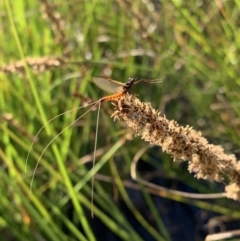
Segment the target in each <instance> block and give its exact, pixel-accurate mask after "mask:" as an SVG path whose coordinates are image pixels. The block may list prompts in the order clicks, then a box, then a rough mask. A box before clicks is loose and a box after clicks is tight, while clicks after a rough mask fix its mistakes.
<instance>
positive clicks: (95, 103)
mask: <svg viewBox="0 0 240 241" xmlns="http://www.w3.org/2000/svg"><path fill="white" fill-rule="evenodd" d="M98 103H100V102H99V101H97V102H94V103H92V104H94V105H93V106H92V107H91V108H90V109H89V110H88V111H86V112H85V113H84V114H82V115H81V116H80V117H78V118H77V119H76V120H75V121H74V122H72V123H71V124H70V125H68V126H67V127H65V128H64V129H63V130H62V131H61V132H59V133H58V134H57V135H56V136H55V137H54V138H53V139H52V140H51V141H50V142H49V143H48V144H47V146H46V147H45V148H44V149H43V151H42V153H41V155H40V157H39V158H38V160H37V164H36V166H35V168H34V171H33V176H32V180H31V184H30V193H31V192H32V186H33V180H34V176H35V174H36V171H37V168H38V165H39V162H40V160H41V158H42V156H43V154H44V153H45V151H46V150H47V148H48V147H49V146H50V145H51V144H52V143H53V141H54V140H55V139H56V138H57V137H59V136H60V135H61V134H62V133H63V132H64V131H65V130H67V129H68V128H69V127H71V126H72V125H74V124H75V123H76V122H77V121H79V120H80V119H81V118H82V117H83V116H85V115H86V114H87V113H89V112H90V111H91V110H92V109H93V108H94V107H95V106H96V105H97V104H98ZM92 104H90V105H92ZM84 107H85V106H84ZM80 108H82V107H79V108H76V109H80ZM71 111H72V110H71ZM61 115H62V114H61ZM54 118H56V117H54Z"/></svg>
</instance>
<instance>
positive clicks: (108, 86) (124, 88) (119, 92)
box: [25, 76, 160, 215]
mask: <svg viewBox="0 0 240 241" xmlns="http://www.w3.org/2000/svg"><path fill="white" fill-rule="evenodd" d="M93 81H94V83H95V84H96V85H97V86H98V87H100V88H101V89H103V90H105V91H107V92H110V93H113V94H112V95H108V96H104V97H102V98H101V99H99V100H98V101H96V102H93V103H90V104H88V105H87V106H81V107H78V108H74V109H72V110H69V111H66V112H64V113H61V114H59V115H57V116H55V117H53V118H52V119H50V120H49V121H48V122H47V123H46V124H44V125H43V126H42V128H41V129H40V130H39V131H38V133H37V134H36V136H35V138H34V140H33V142H32V144H31V146H30V149H29V151H28V155H27V158H26V165H25V172H26V168H27V163H28V159H29V155H30V152H31V150H32V147H33V143H34V142H35V140H36V138H37V137H38V135H39V134H40V132H41V131H42V129H43V128H44V127H45V126H46V125H47V124H49V123H50V122H51V121H53V120H54V119H56V118H58V117H60V116H62V115H65V114H67V113H70V112H72V111H74V110H78V109H81V108H85V107H88V106H92V107H91V108H90V109H89V110H87V111H86V112H85V113H84V114H82V115H81V116H80V117H78V118H77V119H76V120H75V121H74V122H73V123H71V124H70V125H68V126H67V127H65V128H64V129H63V130H62V131H61V132H60V133H58V134H57V135H56V136H55V137H54V138H53V139H52V140H51V141H50V142H49V143H48V144H47V146H46V147H45V148H44V150H43V151H42V153H41V155H40V157H39V158H38V161H37V164H36V166H35V168H34V171H33V176H32V180H31V184H30V192H31V191H32V186H33V180H34V176H35V174H36V171H37V167H38V165H39V162H40V160H41V158H42V156H43V154H44V153H45V151H46V150H47V148H48V147H49V146H50V145H51V144H52V143H53V141H54V140H55V139H56V138H57V137H58V136H59V135H61V134H62V133H63V132H64V131H65V130H66V129H68V128H69V127H70V126H72V125H74V124H75V123H76V122H77V121H78V120H80V119H81V118H82V117H83V116H85V115H86V114H87V113H88V112H90V111H91V110H92V109H93V108H94V107H95V106H96V105H99V108H98V113H97V123H96V136H95V143H94V152H93V168H94V165H95V160H96V149H97V138H98V123H99V113H100V107H101V103H102V102H104V101H111V100H118V99H119V98H120V97H122V96H123V95H125V94H126V93H127V92H128V91H129V90H130V89H131V87H132V86H133V85H135V84H137V83H139V82H147V83H158V82H160V80H147V79H140V80H136V79H134V78H129V80H128V82H126V83H122V82H118V81H116V80H112V79H109V78H106V77H102V76H100V77H94V78H93ZM93 186H94V179H92V203H93ZM92 215H93V209H92Z"/></svg>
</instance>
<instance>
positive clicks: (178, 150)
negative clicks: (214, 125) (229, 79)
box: [113, 94, 240, 200]
mask: <svg viewBox="0 0 240 241" xmlns="http://www.w3.org/2000/svg"><path fill="white" fill-rule="evenodd" d="M113 117H114V118H115V119H116V118H117V119H120V120H123V121H125V122H126V124H127V126H128V127H130V128H131V129H132V130H133V131H134V132H135V134H136V135H139V136H142V139H144V140H145V141H148V142H150V143H151V144H154V145H158V146H161V147H162V150H163V151H165V152H166V153H168V154H170V155H171V156H172V157H173V159H174V160H176V161H188V164H189V166H188V170H189V172H195V173H196V175H195V176H196V177H197V178H203V179H208V180H214V181H218V182H220V181H222V180H223V179H224V177H226V176H228V178H229V180H230V185H228V186H227V187H226V192H227V194H226V195H227V196H228V197H230V198H233V199H237V200H240V172H239V169H240V168H237V161H236V158H235V156H234V155H229V154H226V153H224V150H223V148H222V147H221V146H218V145H212V144H209V143H208V141H207V140H206V139H205V138H204V137H203V136H202V134H201V132H198V131H195V130H193V129H192V127H190V126H180V125H179V124H178V123H177V122H176V121H174V120H168V119H167V118H166V117H165V116H161V115H160V112H158V111H156V110H155V109H153V108H152V107H151V104H150V103H142V102H141V101H140V100H139V99H137V98H136V97H135V96H134V95H130V94H126V95H124V96H122V97H121V98H120V99H119V100H118V101H117V102H116V103H115V112H114V114H113Z"/></svg>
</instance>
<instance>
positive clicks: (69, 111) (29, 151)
mask: <svg viewBox="0 0 240 241" xmlns="http://www.w3.org/2000/svg"><path fill="white" fill-rule="evenodd" d="M97 102H98V101H95V102H93V103H91V104H88V105H86V106H81V107H77V108H74V109H72V110H68V111H65V112H63V113H61V114H59V115H56V116H54V117H53V118H52V119H50V120H49V121H48V122H47V123H45V124H44V125H43V126H42V127H41V128H40V130H39V131H38V132H37V134H36V135H35V137H34V139H33V141H32V143H31V146H30V148H29V150H28V154H27V158H26V161H25V168H24V169H25V173H26V172H27V164H28V159H29V155H30V153H31V151H32V148H33V144H34V142H35V141H36V139H37V137H38V136H39V134H40V132H41V131H42V130H43V129H44V127H45V126H46V125H48V124H49V123H50V122H52V121H53V120H55V119H56V118H58V117H60V116H62V115H65V114H68V113H71V112H72V111H74V110H79V109H82V108H86V107H88V106H91V105H94V104H96V103H97Z"/></svg>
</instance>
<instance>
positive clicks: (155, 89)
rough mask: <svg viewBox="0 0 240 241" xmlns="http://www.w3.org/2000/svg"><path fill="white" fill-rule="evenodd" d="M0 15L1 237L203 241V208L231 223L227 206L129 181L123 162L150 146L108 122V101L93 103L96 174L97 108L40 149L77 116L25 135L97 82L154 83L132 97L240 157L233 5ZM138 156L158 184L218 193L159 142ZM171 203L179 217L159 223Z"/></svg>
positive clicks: (11, 10) (55, 7)
mask: <svg viewBox="0 0 240 241" xmlns="http://www.w3.org/2000/svg"><path fill="white" fill-rule="evenodd" d="M0 18H1V21H0V29H1V31H0V43H1V44H0V50H1V54H0V163H1V168H0V177H1V182H0V190H1V196H0V238H1V240H58V241H62V240H203V237H204V235H206V234H208V233H210V229H209V227H208V226H207V222H208V218H210V217H212V215H213V213H212V211H214V212H215V214H214V216H221V215H226V217H227V218H228V219H229V220H231V219H232V218H233V217H235V218H236V220H238V219H239V218H240V211H239V204H238V203H237V202H233V201H232V200H226V199H214V200H210V201H209V202H208V201H205V202H202V201H197V200H190V199H187V198H183V197H181V196H174V195H173V196H169V197H168V198H169V199H165V198H161V193H160V194H158V195H151V194H150V193H149V190H146V189H144V187H141V186H138V185H135V184H134V183H133V181H132V180H131V178H130V174H129V173H130V165H131V162H132V160H133V158H134V156H135V154H137V153H138V151H139V150H141V149H142V148H145V147H146V146H147V145H148V143H144V142H143V141H142V140H141V139H140V138H139V137H136V138H135V137H134V135H133V133H131V130H128V129H126V128H125V127H124V124H123V123H121V122H119V121H116V122H114V121H113V119H111V118H110V116H111V114H112V113H113V106H112V105H111V104H110V103H103V105H102V107H101V113H100V120H99V138H98V142H97V165H96V168H95V169H94V170H93V169H92V154H93V149H94V140H95V129H96V116H97V115H96V111H90V112H89V113H88V114H87V115H86V116H84V117H83V118H81V119H80V120H78V121H76V123H75V124H73V126H71V127H70V128H67V129H66V131H64V132H63V133H62V134H61V135H60V136H58V137H57V138H56V139H55V140H54V142H53V143H52V144H51V145H50V146H47V145H48V143H49V142H50V141H51V140H52V138H54V137H55V136H56V135H57V134H58V133H59V132H60V131H62V130H64V128H66V127H67V126H68V125H70V124H71V123H72V122H73V121H74V120H76V119H77V118H78V117H79V116H81V115H82V114H83V113H84V112H85V111H86V110H87V109H88V108H83V109H79V110H76V109H75V110H73V111H72V112H71V113H68V114H66V115H62V116H60V117H59V118H56V119H54V120H53V121H52V122H51V123H49V124H48V125H46V126H45V128H44V129H43V130H42V131H41V132H40V134H39V136H38V137H37V138H36V139H34V137H35V135H36V134H37V132H38V131H39V129H40V128H41V127H42V126H43V125H44V124H45V123H46V122H47V120H50V119H51V118H53V117H54V116H56V115H58V114H61V113H63V112H65V111H69V110H72V109H73V108H77V107H79V106H83V105H86V103H90V102H92V101H97V100H98V99H99V98H101V97H102V96H104V95H106V93H104V92H103V91H102V90H100V89H99V88H98V87H97V86H95V85H94V83H93V82H92V79H93V77H94V76H99V75H106V76H109V77H110V78H112V79H116V80H118V81H121V82H126V81H127V80H128V78H129V77H135V78H137V79H140V78H147V79H161V80H162V81H163V83H159V84H155V85H153V84H152V85H150V84H148V85H146V84H145V85H144V84H139V85H136V86H134V89H133V92H134V93H136V94H137V95H138V96H139V98H140V99H141V100H142V101H149V102H151V103H152V105H153V106H154V107H155V108H156V109H158V110H160V111H161V112H162V113H163V114H165V115H166V117H167V118H168V119H174V120H176V121H177V122H179V123H180V124H182V125H187V124H188V125H191V126H193V127H194V128H195V129H196V130H199V131H202V132H203V135H204V136H205V137H206V138H207V139H208V140H209V142H211V143H213V144H220V145H222V146H223V147H224V148H225V150H226V152H227V153H235V154H236V155H239V145H240V141H239V136H240V108H239V105H240V102H239V100H240V77H239V72H240V69H239V56H240V52H239V50H240V30H239V24H240V1H237V0H236V1H225V0H224V1H220V0H215V1H201V0H198V1H193V0H190V1H177V0H172V1H165V0H163V1H150V0H144V1H140V0H136V1H129V0H117V1H110V0H101V1H100V0H90V1H89V0H85V1H84V0H69V1H61V0H55V1H49V0H42V1H37V0H18V1H10V0H3V1H1V2H0ZM31 144H33V146H32V148H31ZM46 147H47V148H46ZM30 148H31V149H30ZM45 148H46V149H45ZM29 150H30V155H29V159H28V163H27V171H26V172H25V164H26V159H27V155H28V151H29ZM43 151H44V153H43V155H42V156H41V154H42V152H43ZM39 158H40V163H39V166H38V167H37V168H36V173H35V176H34V181H33V186H32V192H31V193H30V185H31V178H32V175H33V172H34V168H35V167H36V164H37V161H38V160H39ZM141 162H142V166H141V167H142V168H140V170H139V171H142V174H145V175H147V177H146V178H148V180H149V181H151V180H152V179H153V177H155V178H156V177H157V178H161V181H163V182H164V181H167V183H168V185H167V186H168V187H169V188H173V189H177V188H178V185H179V183H181V185H185V186H186V185H187V186H188V187H190V188H191V189H192V190H195V192H199V193H215V192H222V191H223V190H224V185H223V184H220V185H219V184H216V183H209V182H203V181H201V180H196V179H194V177H193V175H190V174H189V173H188V171H187V166H186V165H184V163H183V164H181V165H179V164H176V163H174V162H173V160H172V158H171V157H169V156H167V155H166V154H163V153H162V152H161V150H160V148H152V149H149V150H148V151H146V153H145V154H144V155H143V156H142V160H141ZM145 165H146V166H147V167H146V166H145ZM145 167H146V169H145ZM149 167H151V168H149ZM143 170H144V172H143ZM94 171H95V172H97V174H96V175H95V184H94V187H95V191H94V216H95V218H94V219H92V218H91V178H92V175H93V174H94ZM165 184H166V183H165ZM133 189H136V190H135V191H131V190H133ZM192 190H190V191H192ZM162 195H163V194H162ZM163 200H164V203H165V204H164V205H165V206H164V205H163V204H162V202H163ZM172 200H177V201H172ZM168 202H170V203H168ZM178 202H179V204H180V203H181V205H182V204H183V205H184V206H181V208H190V207H191V208H192V209H193V208H194V210H195V211H196V210H197V212H195V213H194V214H190V215H189V216H187V215H186V216H185V214H181V215H180V216H179V215H177V212H178V210H179V209H178V208H177V209H176V210H175V209H172V207H173V205H175V203H178ZM173 203H174V204H173ZM190 204H191V205H190ZM171 209H172V210H175V212H176V213H175V214H176V215H172V216H171V215H169V216H168V217H166V216H164V215H166V213H165V214H164V210H165V211H166V210H171ZM123 210H125V211H123ZM126 210H127V211H126ZM184 210H185V209H184ZM168 212H169V211H168ZM196 213H197V215H196ZM194 215H195V216H194ZM204 215H205V216H204ZM196 216H197V217H196ZM130 217H131V218H130ZM131 220H134V221H131ZM166 220H169V221H168V222H166ZM189 220H192V221H189ZM188 223H190V224H191V225H193V226H192V227H193V229H194V227H195V228H196V227H197V223H198V224H199V223H200V224H199V227H198V231H196V230H195V231H194V230H192V229H191V228H190V226H187V224H188ZM190 224H189V225H190ZM173 227H175V231H176V230H177V231H178V232H175V231H174V228H173ZM105 228H107V229H109V230H111V235H112V236H111V238H110V236H105V235H104V234H103V233H104V232H105V231H103V230H105ZM99 229H100V231H99ZM142 230H144V231H142ZM199 230H200V231H199ZM191 231H194V232H193V234H192V233H191V235H190V232H191ZM174 232H175V233H174ZM201 232H203V233H204V234H203V235H202V236H201V235H200V234H201ZM212 232H215V231H214V230H213V231H212ZM178 233H181V234H182V236H177V237H178V239H176V235H178ZM185 233H186V235H185ZM188 233H189V235H188ZM184 235H185V236H184ZM107 237H108V238H107ZM187 237H188V238H187Z"/></svg>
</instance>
